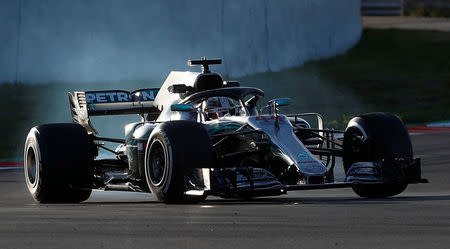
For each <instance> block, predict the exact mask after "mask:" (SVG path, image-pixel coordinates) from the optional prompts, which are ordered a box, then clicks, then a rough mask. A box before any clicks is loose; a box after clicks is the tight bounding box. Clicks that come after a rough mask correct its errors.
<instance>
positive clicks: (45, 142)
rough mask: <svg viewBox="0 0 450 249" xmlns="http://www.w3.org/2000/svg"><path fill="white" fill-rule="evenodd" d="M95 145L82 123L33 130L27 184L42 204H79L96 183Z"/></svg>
mask: <svg viewBox="0 0 450 249" xmlns="http://www.w3.org/2000/svg"><path fill="white" fill-rule="evenodd" d="M92 149H93V143H92V142H91V139H90V138H89V136H88V134H87V132H86V130H85V129H84V128H83V127H82V126H80V125H78V124H71V123H68V124H65V123H63V124H45V125H40V126H36V127H34V128H32V129H31V130H30V132H29V133H28V136H27V139H26V141H25V148H24V171H25V181H26V184H27V187H28V190H29V191H30V193H31V195H32V197H33V199H34V200H35V201H37V202H39V203H78V202H82V201H84V200H86V199H88V198H89V196H90V194H91V187H92V183H93V172H92V162H93V157H94V154H93V153H92Z"/></svg>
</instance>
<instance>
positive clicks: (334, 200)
mask: <svg viewBox="0 0 450 249" xmlns="http://www.w3.org/2000/svg"><path fill="white" fill-rule="evenodd" d="M423 201H450V195H431V196H398V197H391V198H374V199H366V198H360V197H279V198H255V199H252V200H239V199H217V200H206V201H205V202H202V203H200V204H202V205H206V204H209V205H218V206H220V205H308V204H311V205H315V204H320V205H352V204H356V205H361V204H370V205H377V204H396V203H405V202H423Z"/></svg>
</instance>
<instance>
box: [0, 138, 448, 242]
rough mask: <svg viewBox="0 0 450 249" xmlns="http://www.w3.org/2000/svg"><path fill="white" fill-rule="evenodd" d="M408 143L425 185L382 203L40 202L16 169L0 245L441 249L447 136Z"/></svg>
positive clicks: (309, 197)
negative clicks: (180, 203) (26, 187)
mask: <svg viewBox="0 0 450 249" xmlns="http://www.w3.org/2000/svg"><path fill="white" fill-rule="evenodd" d="M412 140H413V144H414V151H415V154H416V156H417V157H421V158H422V160H423V168H422V169H423V170H422V171H423V176H424V177H426V178H428V179H429V181H430V183H429V184H418V185H410V186H408V188H407V190H406V191H405V192H404V193H402V194H401V195H399V196H398V197H394V198H388V199H372V200H368V199H363V198H359V197H357V196H356V195H355V194H354V193H353V191H352V190H351V189H334V190H314V191H298V192H290V193H289V194H288V195H285V196H280V197H272V198H260V199H255V200H252V201H237V200H223V199H218V198H208V200H207V201H205V202H203V203H200V204H196V205H164V204H160V203H157V202H155V200H154V199H153V198H152V197H151V196H150V195H145V194H136V193H118V192H95V193H94V194H93V196H92V197H91V198H90V199H89V200H88V201H87V202H85V203H82V204H52V205H40V204H36V203H34V202H33V200H32V199H31V197H30V195H29V193H28V192H27V190H26V189H25V184H24V181H23V173H22V171H21V170H4V171H0V193H1V194H0V196H1V199H0V248H2V249H6V248H64V249H68V248H215V249H218V248H384V249H386V248H409V249H411V248H449V242H450V191H449V190H450V180H449V177H450V163H449V162H450V133H449V132H447V133H428V134H423V135H415V136H412Z"/></svg>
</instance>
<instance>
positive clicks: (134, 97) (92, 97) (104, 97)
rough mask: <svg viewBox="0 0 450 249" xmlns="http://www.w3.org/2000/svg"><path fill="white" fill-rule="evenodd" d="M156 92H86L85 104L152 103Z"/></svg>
mask: <svg viewBox="0 0 450 249" xmlns="http://www.w3.org/2000/svg"><path fill="white" fill-rule="evenodd" d="M157 93H158V90H142V91H138V92H133V93H129V92H125V91H105V92H86V94H85V95H86V102H87V103H88V104H98V103H117V102H138V101H153V100H155V96H156V94H157Z"/></svg>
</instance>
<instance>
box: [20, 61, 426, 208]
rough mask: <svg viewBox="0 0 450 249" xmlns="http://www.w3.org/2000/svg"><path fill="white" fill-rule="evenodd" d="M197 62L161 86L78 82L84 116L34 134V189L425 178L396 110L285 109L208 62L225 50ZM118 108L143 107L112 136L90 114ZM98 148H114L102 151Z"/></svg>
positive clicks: (30, 173)
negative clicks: (335, 126)
mask: <svg viewBox="0 0 450 249" xmlns="http://www.w3.org/2000/svg"><path fill="white" fill-rule="evenodd" d="M188 63H189V64H190V65H201V66H202V72H201V73H199V72H177V71H173V72H171V73H170V74H169V76H168V77H167V79H166V80H165V82H164V84H163V85H162V86H161V88H160V89H142V90H137V91H134V92H127V91H120V90H114V91H87V92H73V93H69V100H70V109H71V114H72V118H73V123H63V124H61V123H60V124H44V125H39V126H36V127H34V128H32V129H31V131H30V132H29V134H28V137H27V139H26V143H25V150H24V161H25V162H24V168H25V180H26V183H27V186H28V189H29V191H30V192H31V194H32V196H33V198H34V199H35V200H36V201H37V202H42V203H48V202H81V201H84V200H86V199H88V198H89V196H90V194H91V191H92V189H99V190H122V191H139V192H151V193H152V194H153V195H154V196H155V197H156V198H157V199H158V200H159V201H160V202H164V203H180V202H181V203H185V202H190V203H192V202H198V201H202V200H205V198H206V197H207V195H215V196H220V197H224V198H252V197H257V196H275V195H281V194H286V193H287V191H292V190H306V189H325V188H341V187H352V188H353V190H354V191H355V192H356V194H358V195H359V196H362V197H367V198H373V197H389V196H393V195H397V194H399V193H401V192H403V190H405V188H406V186H407V185H408V184H409V183H419V182H424V181H425V180H424V179H422V178H421V169H420V159H414V158H413V152H412V146H411V141H410V138H409V134H408V132H407V131H406V129H405V127H404V125H403V123H402V121H401V120H400V119H399V118H398V117H397V116H395V115H393V114H389V113H369V114H364V115H360V116H358V117H355V118H353V119H352V120H351V121H350V122H349V123H348V126H347V128H346V130H345V131H337V130H330V129H324V128H323V119H322V116H321V115H319V114H316V113H303V114H294V115H283V114H280V112H279V109H280V107H282V106H286V105H288V104H289V103H290V99H287V98H279V99H274V100H271V101H269V102H268V103H267V104H266V105H263V106H262V107H261V108H258V105H257V104H258V101H259V100H260V99H261V98H262V97H263V95H264V93H263V91H261V90H260V89H258V88H253V87H241V86H240V84H239V82H235V81H224V80H223V78H222V76H221V75H219V74H217V73H213V72H211V71H210V70H209V65H211V64H219V63H221V60H206V58H202V59H201V60H190V61H188ZM119 114H139V115H140V116H141V117H142V121H141V122H135V123H130V124H128V125H126V126H125V139H118V138H106V137H101V136H100V135H99V133H98V132H97V130H95V129H94V128H93V127H92V126H91V122H90V117H91V116H98V115H119ZM308 120H312V121H308ZM339 135H340V137H342V138H343V139H340V140H339V139H336V137H339ZM103 142H113V143H118V144H119V146H118V147H117V148H116V149H115V150H112V149H109V148H108V147H105V146H104V143H103ZM99 149H105V150H108V151H110V152H112V153H114V154H115V157H113V158H103V159H99V158H98V151H99ZM338 157H341V158H342V160H343V167H344V169H345V172H346V176H345V180H344V181H341V182H336V181H335V180H334V173H333V172H334V171H333V169H334V167H335V164H336V158H338Z"/></svg>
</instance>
